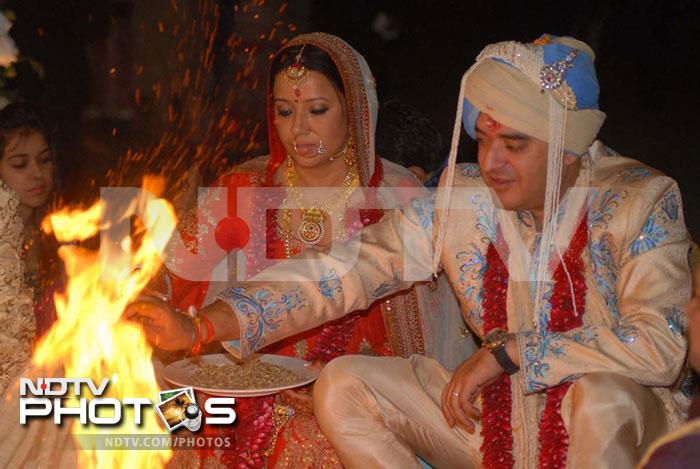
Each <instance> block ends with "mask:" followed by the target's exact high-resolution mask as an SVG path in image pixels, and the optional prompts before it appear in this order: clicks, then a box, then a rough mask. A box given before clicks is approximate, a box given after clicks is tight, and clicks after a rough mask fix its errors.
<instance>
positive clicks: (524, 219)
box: [516, 210, 535, 228]
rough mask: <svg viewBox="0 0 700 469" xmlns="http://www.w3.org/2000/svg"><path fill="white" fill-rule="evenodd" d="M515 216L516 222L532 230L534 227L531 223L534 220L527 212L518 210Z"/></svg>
mask: <svg viewBox="0 0 700 469" xmlns="http://www.w3.org/2000/svg"><path fill="white" fill-rule="evenodd" d="M516 216H517V217H518V221H519V222H520V223H522V224H523V225H525V226H527V227H528V228H532V227H533V226H534V225H535V224H534V222H533V220H534V218H533V217H532V214H531V213H530V212H528V211H527V210H518V211H517V212H516Z"/></svg>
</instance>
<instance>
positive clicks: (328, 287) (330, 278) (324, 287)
mask: <svg viewBox="0 0 700 469" xmlns="http://www.w3.org/2000/svg"><path fill="white" fill-rule="evenodd" d="M318 290H319V291H320V292H321V295H323V296H325V297H326V298H331V299H333V298H335V297H336V296H337V295H338V294H340V293H341V292H342V291H343V283H342V281H341V280H340V277H339V276H338V274H337V273H336V272H335V269H331V270H330V272H328V273H327V274H323V275H322V276H321V280H319V281H318Z"/></svg>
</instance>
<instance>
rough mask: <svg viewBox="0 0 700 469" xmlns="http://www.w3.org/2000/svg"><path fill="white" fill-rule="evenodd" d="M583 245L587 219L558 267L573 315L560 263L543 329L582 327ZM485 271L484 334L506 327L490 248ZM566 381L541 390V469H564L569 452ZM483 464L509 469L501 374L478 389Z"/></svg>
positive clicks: (508, 403)
mask: <svg viewBox="0 0 700 469" xmlns="http://www.w3.org/2000/svg"><path fill="white" fill-rule="evenodd" d="M587 241H588V218H587V217H584V219H583V220H582V221H581V223H580V225H579V226H578V228H577V230H576V233H575V234H574V236H573V238H572V240H571V243H570V244H569V248H568V249H567V251H566V253H565V254H564V256H563V257H564V263H565V264H566V266H567V270H568V274H569V276H570V277H571V281H572V283H573V290H574V299H573V301H574V302H575V303H576V311H578V315H577V314H576V313H575V312H574V308H573V305H572V298H571V290H570V287H569V276H567V272H566V271H565V270H564V268H563V266H562V265H561V263H560V264H559V265H558V266H557V268H556V270H555V271H554V275H553V280H554V287H553V290H552V295H551V297H550V303H551V305H552V309H551V313H550V317H549V322H548V324H547V330H548V331H550V332H565V331H568V330H571V329H574V328H577V327H581V325H582V324H583V314H584V308H585V298H586V282H585V279H584V276H583V260H582V259H581V254H582V253H583V248H584V247H585V245H586V243H587ZM486 261H487V265H488V268H487V270H486V274H485V275H484V298H483V301H482V305H483V309H484V333H485V334H486V333H488V332H489V331H491V330H492V329H494V328H497V327H499V328H503V329H507V328H508V315H507V311H506V298H507V292H508V271H507V269H506V267H505V265H504V263H503V261H502V259H501V257H500V256H499V255H498V252H497V251H496V248H495V246H494V245H493V244H490V245H489V247H488V251H487V254H486ZM570 385H571V383H565V384H561V385H559V386H553V387H551V388H549V389H547V391H546V396H547V397H546V403H545V408H544V412H543V414H542V420H541V421H540V433H539V439H540V453H539V463H540V464H539V466H540V468H542V469H558V468H564V467H566V457H567V452H568V448H569V435H568V434H567V432H566V428H565V427H564V421H563V420H562V417H561V401H562V399H563V398H564V395H565V394H566V391H567V390H568V389H569V386H570ZM482 402H483V409H482V427H481V435H482V437H483V443H482V445H481V451H482V453H483V466H484V467H485V468H494V469H496V468H498V469H503V468H507V467H513V463H514V461H513V434H512V428H511V421H510V418H511V412H512V397H511V388H510V379H509V377H508V376H507V375H503V376H502V377H501V378H499V379H498V381H496V382H495V383H493V384H491V385H490V386H487V387H486V388H484V390H483V391H482Z"/></svg>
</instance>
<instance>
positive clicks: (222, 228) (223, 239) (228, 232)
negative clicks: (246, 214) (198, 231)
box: [214, 216, 250, 252]
mask: <svg viewBox="0 0 700 469" xmlns="http://www.w3.org/2000/svg"><path fill="white" fill-rule="evenodd" d="M214 238H215V239H216V243H217V244H218V245H219V246H220V247H221V249H223V250H224V251H226V252H231V251H233V250H234V249H241V248H243V247H245V245H246V244H248V240H249V238H250V229H249V228H248V225H247V224H246V222H244V221H243V220H242V219H241V218H239V217H232V216H228V217H226V218H224V219H223V220H221V221H220V222H219V224H218V225H216V228H215V229H214Z"/></svg>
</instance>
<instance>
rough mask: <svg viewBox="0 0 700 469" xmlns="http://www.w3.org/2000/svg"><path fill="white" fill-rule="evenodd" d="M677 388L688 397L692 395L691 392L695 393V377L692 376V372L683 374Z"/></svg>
mask: <svg viewBox="0 0 700 469" xmlns="http://www.w3.org/2000/svg"><path fill="white" fill-rule="evenodd" d="M679 388H680V390H681V392H682V393H683V395H684V396H685V397H687V398H688V399H691V398H692V397H693V394H694V393H695V378H694V377H693V373H687V374H686V375H685V377H684V378H683V380H682V381H681V385H680V386H679Z"/></svg>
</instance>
